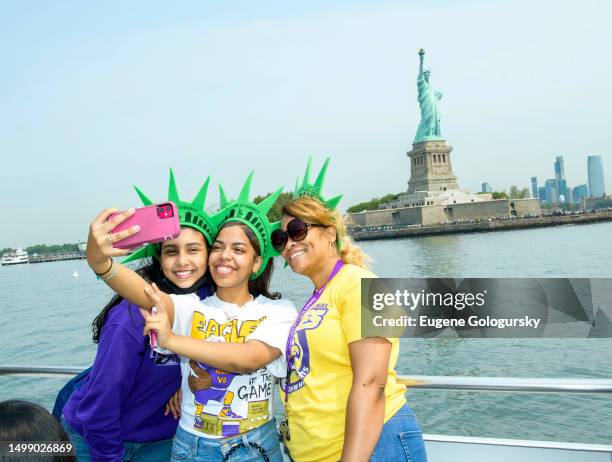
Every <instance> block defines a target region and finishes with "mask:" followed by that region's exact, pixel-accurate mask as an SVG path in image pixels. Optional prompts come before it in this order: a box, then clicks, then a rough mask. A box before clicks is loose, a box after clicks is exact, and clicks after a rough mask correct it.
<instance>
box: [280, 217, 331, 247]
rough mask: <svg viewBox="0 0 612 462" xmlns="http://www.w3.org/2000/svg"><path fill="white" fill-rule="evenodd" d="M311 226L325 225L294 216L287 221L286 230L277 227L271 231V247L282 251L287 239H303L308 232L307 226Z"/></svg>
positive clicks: (297, 240)
mask: <svg viewBox="0 0 612 462" xmlns="http://www.w3.org/2000/svg"><path fill="white" fill-rule="evenodd" d="M311 226H321V227H325V225H318V224H315V223H306V222H304V221H302V220H300V219H299V218H294V219H293V220H291V221H290V222H289V223H287V231H283V230H282V229H277V230H275V231H273V232H272V235H271V236H270V241H272V247H274V248H275V249H276V251H277V252H282V251H283V250H285V246H286V245H287V241H288V240H289V238H291V240H292V241H294V242H299V241H303V240H304V239H305V238H306V235H307V234H308V228H310V227H311Z"/></svg>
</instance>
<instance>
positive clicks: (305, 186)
mask: <svg viewBox="0 0 612 462" xmlns="http://www.w3.org/2000/svg"><path fill="white" fill-rule="evenodd" d="M328 165H329V157H328V158H327V159H325V162H323V166H322V167H321V170H319V174H318V175H317V179H316V180H315V182H314V183H310V170H311V167H312V157H309V158H308V165H306V172H304V178H303V179H302V182H301V183H300V179H299V178H298V179H297V180H296V182H295V190H294V191H293V198H294V199H297V198H299V197H302V196H311V197H314V198H315V199H317V200H318V201H319V202H321V203H322V204H323V205H324V206H325V207H327V208H328V209H329V210H334V209H335V208H336V207H337V206H338V203H340V200H341V199H342V194H340V195H338V196H335V197H332V198H331V199H325V198H324V197H323V195H322V194H321V191H322V190H323V182H324V181H325V175H326V174H327V166H328ZM336 247H337V248H338V251H340V249H341V247H342V234H341V232H340V230H339V229H338V230H337V236H336Z"/></svg>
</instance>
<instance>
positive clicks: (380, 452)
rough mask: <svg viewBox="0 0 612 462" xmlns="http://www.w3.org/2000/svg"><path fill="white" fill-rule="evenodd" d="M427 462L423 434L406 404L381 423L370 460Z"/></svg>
mask: <svg viewBox="0 0 612 462" xmlns="http://www.w3.org/2000/svg"><path fill="white" fill-rule="evenodd" d="M387 461H389V462H400V461H408V462H427V454H426V453H425V443H424V442H423V434H422V433H421V429H420V428H419V424H418V423H417V421H416V417H415V416H414V414H413V413H412V410H410V408H409V407H408V405H407V404H404V406H403V407H402V408H401V409H400V410H399V411H397V412H396V413H395V415H394V416H393V417H391V418H390V419H389V420H387V423H385V424H384V425H383V428H382V432H381V433H380V438H379V439H378V444H377V445H376V447H375V448H374V452H373V453H372V458H371V459H370V462H387Z"/></svg>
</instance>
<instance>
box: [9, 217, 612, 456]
mask: <svg viewBox="0 0 612 462" xmlns="http://www.w3.org/2000/svg"><path fill="white" fill-rule="evenodd" d="M611 235H612V223H599V224H590V225H579V226H572V225H566V226H559V227H554V228H540V229H529V230H517V231H502V232H495V233H474V234H455V235H446V236H431V237H416V238H408V239H398V240H388V241H373V242H361V243H360V244H361V247H362V248H363V249H364V250H365V251H366V252H367V253H368V254H369V255H370V256H371V258H372V268H373V270H374V272H375V273H377V274H378V275H379V276H381V277H539V278H542V277H587V278H588V277H612V267H611V264H612V246H611V245H609V241H608V239H609V236H611ZM74 270H76V271H77V272H78V273H79V274H80V277H79V278H73V277H72V273H73V271H74ZM0 282H1V286H2V291H1V292H0V329H2V331H1V334H0V339H1V342H2V353H3V354H2V361H1V363H2V364H13V365H33V366H42V365H46V366H60V365H61V366H82V367H86V366H89V365H90V364H91V362H92V360H93V358H94V355H95V351H96V348H95V345H94V344H93V343H92V341H91V321H92V320H93V318H94V317H95V315H96V314H97V313H98V312H99V310H100V309H101V308H102V306H103V305H104V304H105V303H106V301H107V300H108V299H109V297H110V296H111V292H110V290H109V289H108V288H107V287H106V286H105V285H104V284H102V283H100V282H98V281H96V279H95V277H94V276H93V275H92V273H91V271H89V269H88V267H87V265H86V263H85V262H84V261H66V262H55V263H46V264H39V265H20V266H15V267H2V268H1V269H0ZM273 288H274V289H276V290H278V291H280V292H281V293H282V295H283V297H284V298H289V299H291V300H292V301H293V302H294V303H295V304H296V305H298V306H299V305H301V304H302V303H303V302H304V300H306V298H307V295H308V294H309V292H310V290H311V286H310V284H309V283H308V281H307V280H306V279H305V278H303V277H299V276H296V275H294V274H293V273H292V272H291V271H290V270H289V269H283V265H282V262H281V261H280V260H277V262H276V271H275V274H274V277H273ZM397 371H398V373H399V374H405V375H410V374H415V375H416V374H418V375H465V376H506V377H559V378H564V377H568V378H570V377H571V378H611V377H612V339H522V340H518V339H516V340H512V339H449V338H442V339H402V340H401V351H400V358H399V361H398V363H397ZM66 380H67V379H66V378H49V377H0V399H2V400H4V399H12V398H22V399H27V400H31V401H35V402H38V403H41V404H43V405H44V406H46V407H48V408H49V409H50V408H51V407H52V406H53V401H54V399H55V395H56V394H57V391H58V389H59V388H60V387H61V386H62V385H63V383H64V382H65V381H66ZM407 398H408V402H409V404H410V405H411V406H412V408H413V409H414V412H415V413H416V415H417V416H418V418H419V421H420V423H421V425H422V427H423V430H424V432H425V433H432V434H447V435H467V436H483V437H499V438H519V439H537V440H550V441H568V442H578V443H599V444H610V443H611V442H612V425H611V424H610V422H612V398H610V397H608V396H602V395H586V394H585V395H579V394H565V395H562V394H554V393H547V394H519V393H501V392H497V393H487V392H455V391H452V392H451V391H438V390H436V391H425V390H411V391H410V390H409V391H408V392H407Z"/></svg>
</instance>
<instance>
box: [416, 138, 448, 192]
mask: <svg viewBox="0 0 612 462" xmlns="http://www.w3.org/2000/svg"><path fill="white" fill-rule="evenodd" d="M452 150H453V147H452V146H449V145H448V144H446V141H445V140H435V141H434V140H432V141H422V142H420V143H414V144H413V145H412V150H411V151H408V157H409V158H410V180H408V193H409V194H410V193H416V192H420V191H427V192H431V193H434V194H435V193H439V192H442V191H446V190H447V189H455V190H458V189H459V183H457V177H456V176H455V175H454V174H453V167H452V164H451V156H450V154H451V151H452Z"/></svg>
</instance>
